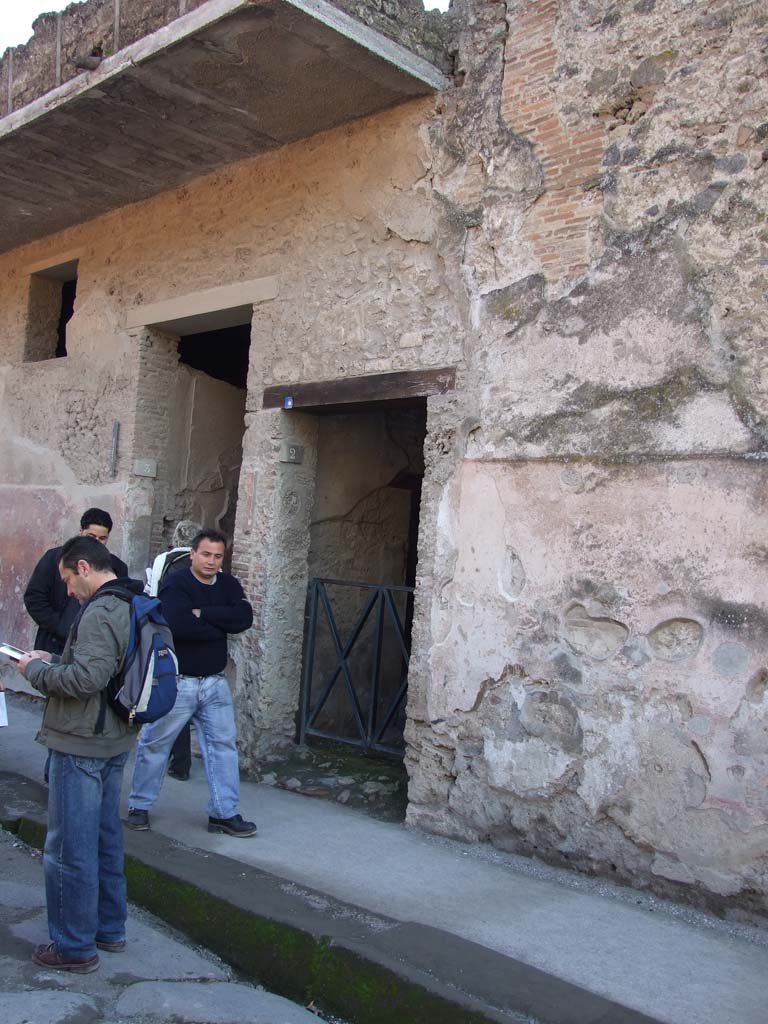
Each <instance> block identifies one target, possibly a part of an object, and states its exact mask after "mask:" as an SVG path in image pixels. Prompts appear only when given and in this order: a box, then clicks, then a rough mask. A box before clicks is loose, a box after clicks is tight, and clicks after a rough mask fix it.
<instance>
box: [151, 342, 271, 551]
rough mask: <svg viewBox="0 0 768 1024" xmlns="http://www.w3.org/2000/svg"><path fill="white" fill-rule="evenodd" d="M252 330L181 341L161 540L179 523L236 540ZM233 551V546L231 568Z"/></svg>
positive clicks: (171, 533)
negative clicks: (181, 521)
mask: <svg viewBox="0 0 768 1024" xmlns="http://www.w3.org/2000/svg"><path fill="white" fill-rule="evenodd" d="M250 341H251V326H250V322H249V323H247V324H238V325H235V326H232V327H225V328H221V329H219V330H207V331H201V332H198V333H193V334H185V335H182V336H181V337H179V339H178V344H177V353H178V367H177V373H176V380H175V393H174V396H173V405H172V412H171V421H170V424H169V427H170V429H169V444H168V449H167V451H168V466H169V472H168V489H167V494H166V501H165V510H164V513H163V524H162V540H163V542H164V543H165V544H166V545H167V544H170V543H171V540H172V536H173V531H174V528H175V526H176V524H177V523H178V522H179V521H180V520H191V521H193V522H195V523H199V524H201V525H202V526H206V527H212V528H214V529H217V530H221V531H222V533H224V534H226V536H227V537H228V538H230V540H231V539H232V537H233V535H234V529H235V511H236V508H237V492H238V484H239V479H240V467H241V464H242V459H243V433H244V431H245V403H246V384H247V378H248V361H249V350H250ZM230 560H231V545H230V546H229V547H228V563H227V565H226V566H225V568H228V567H229V564H230Z"/></svg>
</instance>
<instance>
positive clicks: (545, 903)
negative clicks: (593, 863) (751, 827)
mask: <svg viewBox="0 0 768 1024" xmlns="http://www.w3.org/2000/svg"><path fill="white" fill-rule="evenodd" d="M39 715H40V711H39V708H38V707H36V706H34V705H33V704H32V702H30V701H29V699H28V698H26V697H23V696H22V697H12V696H11V697H10V699H9V717H10V725H9V727H8V728H7V729H3V730H1V731H0V770H2V769H4V770H6V771H13V772H15V773H19V774H20V775H22V776H26V777H27V778H29V779H39V778H40V776H41V774H42V765H43V761H44V753H45V752H44V750H43V749H42V748H41V747H40V746H39V745H38V744H35V743H34V742H33V741H32V739H33V736H34V733H35V730H36V727H37V723H38V721H39ZM129 778H130V772H128V773H127V777H126V783H127V782H128V781H129ZM206 800H207V786H206V783H205V778H204V775H203V772H202V767H201V764H200V762H199V761H195V763H194V766H193V778H192V779H191V780H190V781H189V782H186V783H180V782H176V781H175V780H172V779H168V780H167V781H166V784H165V786H164V788H163V791H162V793H161V796H160V799H159V801H158V803H157V805H156V807H155V809H154V810H153V811H152V812H151V823H152V832H151V833H135V834H131V835H130V836H129V837H128V840H129V842H128V848H129V852H130V853H131V854H133V856H134V857H136V858H138V859H139V860H140V861H141V862H142V863H145V864H147V865H154V869H155V870H157V871H162V872H164V875H163V877H166V876H171V877H173V878H175V879H181V880H182V881H183V882H184V884H196V885H198V886H199V887H200V889H201V890H205V891H206V892H208V893H212V894H213V895H214V896H215V898H216V899H219V900H221V899H226V900H228V901H229V902H230V903H234V904H236V905H238V906H244V905H245V904H247V903H248V902H249V900H250V901H251V903H252V904H253V905H252V906H251V908H250V909H249V910H248V912H249V913H253V914H256V915H258V914H259V913H261V912H262V910H263V908H264V907H265V906H267V905H269V907H270V910H269V913H268V914H267V916H269V914H271V915H272V917H271V918H270V919H271V920H275V921H278V920H279V921H281V922H283V923H286V922H287V923H290V922H294V923H296V927H297V928H298V930H299V931H300V932H301V933H302V934H304V935H311V936H315V938H317V937H318V936H328V935H330V936H331V940H332V944H333V943H335V946H334V948H338V949H341V948H343V949H344V950H346V951H347V952H348V951H349V950H350V949H355V950H356V955H357V956H359V957H362V958H363V959H364V960H365V963H366V964H368V965H370V964H371V963H373V962H375V963H376V965H377V966H378V968H381V969H386V970H387V971H395V973H396V974H397V970H400V972H401V973H400V976H401V977H405V976H408V978H409V979H410V980H411V981H412V982H413V983H414V984H417V985H420V986H421V987H422V989H424V990H425V991H429V992H431V994H432V995H433V996H434V997H435V998H438V999H444V1000H448V1001H449V1002H450V1001H453V1003H454V1004H456V1005H460V1006H461V1007H462V1013H464V1014H465V1017H463V1018H461V1019H466V1020H470V1019H472V1020H475V1019H477V1020H508V1021H513V1020H517V1021H520V1020H526V1019H528V1020H530V1019H534V1020H536V1021H541V1022H543V1021H547V1022H550V1021H551V1022H552V1024H587V1022H593V1021H594V1022H598V1021H600V1022H605V1024H608V1022H610V1024H618V1022H619V1021H622V1022H624V1021H625V1022H627V1024H629V1022H633V1024H639V1022H641V1021H658V1022H664V1024H765V1022H766V1020H768V934H766V932H764V931H762V930H758V929H754V928H751V927H748V926H745V925H736V924H726V923H724V922H722V921H720V920H719V919H717V918H714V917H712V916H710V915H707V914H704V913H701V912H697V911H693V910H690V909H687V908H680V907H677V906H676V905H673V904H669V903H666V902H664V901H661V900H655V899H653V898H649V897H645V896H641V895H640V894H638V893H635V892H634V891H632V890H628V889H622V888H620V887H615V886H611V885H609V884H607V883H600V882H595V881H593V880H588V879H585V878H582V877H581V876H577V875H571V874H569V873H566V872H561V871H556V870H553V869H549V868H546V867H542V866H540V865H536V864H535V863H532V862H530V861H526V860H524V859H522V858H515V857H512V856H508V855H502V854H499V853H497V852H495V851H492V850H490V849H487V848H476V847H467V846H464V845H462V844H459V843H454V842H451V841H447V840H441V839H436V838H434V837H429V836H425V835H422V834H420V833H417V832H414V831H410V830H408V829H406V828H404V827H403V826H399V825H393V824H391V823H386V822H381V821H375V820H373V819H370V818H368V817H366V816H364V815H362V814H361V813H359V812H355V811H351V810H349V809H348V808H344V807H341V806H338V805H335V804H332V803H326V802H320V801H313V800H309V799H307V798H305V797H301V796H297V795H295V794H291V793H288V792H285V791H283V790H277V789H274V788H271V787H268V786H263V785H261V786H259V785H254V784H249V783H244V784H243V787H242V807H241V810H242V813H243V814H244V815H245V816H246V817H252V818H255V819H256V820H257V822H258V823H259V828H260V833H259V836H258V837H256V838H254V839H249V840H242V839H232V838H229V837H226V836H214V835H209V834H208V833H207V832H206V831H205V823H206V810H205V805H206ZM6 802H7V801H6ZM23 802H24V801H23V800H20V801H19V807H18V808H17V809H16V813H17V816H18V815H19V814H22V813H24V812H23V811H22V807H21V805H22V804H23ZM10 810H13V808H11V809H10ZM6 813H8V808H6ZM229 875H231V876H232V878H233V879H237V878H238V876H239V877H240V878H242V879H247V880H248V884H247V886H245V885H244V886H243V887H242V888H240V889H238V887H237V886H236V885H234V883H233V884H231V885H230V886H229V889H228V891H226V892H225V891H224V890H225V889H227V886H226V885H225V881H226V876H229ZM243 889H245V890H247V891H243ZM257 891H258V892H259V897H258V900H256V898H255V896H254V893H256V892H257ZM258 901H260V906H258V905H255V904H256V903H257V902H258ZM260 907H261V909H260ZM265 913H266V912H265ZM398 964H399V968H398V967H397V965H398ZM287 983H288V982H287ZM430 986H431V987H430ZM361 1012H362V1011H361ZM475 1015H477V1016H475ZM350 1019H353V1020H354V1017H351V1018H350ZM361 1019H362V1018H361ZM370 1019H373V1018H370ZM380 1019H382V1020H383V1019H385V1018H383V1017H381V1018H380ZM401 1019H408V1018H401ZM412 1019H414V1020H415V1019H417V1018H416V1017H414V1018H412ZM437 1019H439V1017H438V1018H437Z"/></svg>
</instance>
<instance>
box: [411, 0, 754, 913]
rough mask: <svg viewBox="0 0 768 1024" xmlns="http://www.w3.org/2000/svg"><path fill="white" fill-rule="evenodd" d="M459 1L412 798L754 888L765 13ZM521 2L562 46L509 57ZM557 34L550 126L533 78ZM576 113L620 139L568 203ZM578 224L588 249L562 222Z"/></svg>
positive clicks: (545, 99) (443, 184) (693, 881)
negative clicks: (444, 391) (451, 317)
mask: <svg viewBox="0 0 768 1024" xmlns="http://www.w3.org/2000/svg"><path fill="white" fill-rule="evenodd" d="M456 13H457V14H458V20H457V25H464V26H466V31H465V32H464V33H463V34H462V33H461V32H460V40H459V48H458V56H457V66H458V67H459V68H460V70H461V71H462V72H463V75H464V84H463V87H462V89H460V90H455V91H454V92H452V93H450V94H448V95H446V96H445V97H443V99H442V106H443V111H442V113H443V116H442V117H441V118H440V119H439V120H438V121H437V123H436V124H435V126H434V128H433V134H432V138H433V142H434V144H435V148H434V153H435V157H434V162H433V167H434V177H433V184H434V186H435V188H436V190H437V192H438V194H439V200H440V202H441V203H442V204H443V206H444V210H445V223H446V224H448V225H450V226H451V227H452V228H453V229H454V231H453V234H452V235H451V233H450V231H443V232H442V233H441V235H440V236H439V239H440V240H439V242H438V245H439V246H441V247H442V249H443V251H447V250H448V248H449V246H450V249H451V254H452V255H453V256H455V257H456V259H457V261H458V262H459V263H460V265H461V268H462V277H463V281H464V284H465V287H466V305H465V307H464V308H465V313H466V316H467V328H468V330H467V344H466V360H467V362H466V371H465V374H464V375H463V379H462V382H461V383H462V387H461V388H460V389H459V390H457V393H456V394H455V395H454V396H449V397H444V398H440V399H435V400H431V401H430V420H429V429H428V435H427V452H426V454H427V477H426V486H425V492H424V499H423V505H422V533H421V543H420V564H419V582H418V588H417V616H416V622H415V629H414V656H413V659H412V665H411V673H410V693H409V723H408V727H407V739H408V742H409V751H408V757H407V762H408V765H409V771H410V774H411V785H410V793H409V795H410V806H409V811H408V820H409V822H411V823H412V824H415V825H420V826H423V827H426V828H429V829H433V830H436V831H439V832H443V833H445V834H447V835H453V836H458V837H460V838H464V839H467V840H470V841H477V840H478V839H486V840H490V841H491V842H493V843H495V844H496V845H498V846H500V847H502V848H505V849H513V850H517V851H521V852H526V853H532V854H535V855H539V856H543V857H545V858H547V859H550V860H555V861H558V862H561V863H565V862H568V863H572V864H577V865H579V866H580V867H582V868H585V869H588V870H594V871H597V872H601V873H605V872H609V873H611V874H614V875H615V876H617V877H620V878H623V879H628V880H632V881H633V882H634V883H635V884H646V885H650V886H652V887H654V888H655V889H656V890H657V891H662V892H680V891H681V887H680V883H682V885H683V886H689V885H690V886H692V887H693V888H694V890H696V891H698V892H699V893H705V894H709V897H710V898H711V899H712V900H713V901H714V902H717V898H718V897H724V896H728V897H729V898H730V906H731V907H733V906H737V905H741V906H745V907H749V908H751V909H753V910H758V911H761V912H764V911H765V909H766V902H765V893H766V874H767V869H768V858H767V857H766V850H767V849H768V816H767V814H766V806H765V799H764V796H765V792H766V786H768V748H766V747H765V737H766V734H767V732H768V707H766V702H765V679H766V678H768V677H767V676H766V666H765V662H766V657H767V656H768V654H767V652H768V643H767V640H768V637H766V634H765V627H766V624H767V623H768V619H766V607H765V600H764V579H765V555H764V551H765V545H764V543H763V540H762V537H761V534H762V532H763V526H764V522H765V513H766V497H768V493H767V492H766V483H765V479H766V478H765V468H764V467H765V459H766V457H768V452H766V412H767V411H768V410H766V404H765V387H766V380H768V377H766V372H765V370H766V367H765V346H764V338H765V334H766V323H765V315H766V314H765V309H766V307H765V301H764V295H763V292H764V290H765V279H764V276H763V275H762V273H761V270H760V267H761V266H762V264H764V263H765V260H766V257H765V255H764V254H765V252H766V247H765V243H766V241H768V235H766V225H765V214H764V210H765V206H766V198H767V196H766V191H767V189H768V186H767V185H766V180H767V179H766V166H767V165H766V157H768V152H766V150H765V138H766V129H765V123H766V118H768V92H767V90H766V78H765V48H764V47H763V48H761V47H759V46H753V45H752V43H753V42H754V39H755V36H756V35H758V36H760V33H762V34H763V35H764V33H765V30H766V27H767V25H768V19H767V18H766V15H765V12H764V11H763V10H762V9H761V7H760V5H757V4H753V3H720V4H717V5H714V6H713V5H709V7H708V10H707V12H706V13H705V12H704V11H703V10H702V6H701V5H699V4H694V3H688V2H679V3H677V2H661V0H659V2H653V0H649V2H643V3H637V4H633V5H615V4H608V3H578V2H574V3H560V4H555V3H548V2H542V3H532V2H517V3H513V2H510V3H508V4H507V5H506V8H505V10H502V9H501V8H500V6H497V5H486V4H473V3H470V4H468V5H461V6H458V5H457V8H456ZM462 14H463V17H462ZM505 19H506V21H507V22H508V24H509V27H510V32H511V33H514V31H515V30H516V28H518V26H519V25H522V24H525V23H526V22H525V19H528V21H527V24H528V25H529V26H530V30H531V32H533V31H534V30H535V31H536V32H538V33H543V34H544V35H545V36H546V38H547V39H548V40H551V47H552V48H553V49H554V51H555V53H554V56H553V55H552V54H551V53H549V52H548V53H546V54H543V53H542V51H539V54H537V53H535V52H534V55H533V56H531V57H530V58H528V57H527V55H524V59H523V63H526V61H527V62H528V64H529V69H528V70H526V68H525V67H522V68H521V67H520V66H519V65H518V64H517V63H513V64H510V63H509V59H510V55H509V54H508V53H506V52H505V44H506V40H507V38H508V36H507V32H506V25H505ZM470 24H471V25H472V29H471V31H470V30H469V28H468V26H469V25H470ZM481 26H482V28H481ZM509 38H511V37H509ZM537 38H538V37H537ZM548 45H549V44H548ZM518 57H519V53H518V52H517V51H516V52H515V55H514V59H515V62H517V59H518ZM505 58H506V60H505ZM542 61H545V62H551V65H552V67H553V68H554V72H553V74H552V75H551V76H550V77H548V78H547V80H546V82H545V84H544V87H543V88H540V91H539V96H538V103H539V104H540V107H541V111H536V110H533V111H531V113H530V114H527V115H525V116H527V117H530V118H533V119H534V121H535V118H536V115H537V114H540V116H546V117H547V118H550V119H552V121H551V122H550V123H551V127H548V129H547V132H546V133H544V134H545V135H546V136H547V138H546V139H544V140H542V138H541V133H537V131H536V130H535V124H534V125H533V127H531V130H530V131H528V130H526V131H522V130H521V131H520V132H516V131H515V125H516V124H525V117H524V116H523V113H522V112H521V108H520V105H519V103H516V102H513V101H514V100H517V99H519V97H520V92H521V86H520V83H521V82H523V83H524V82H525V81H526V75H530V76H536V75H539V74H540V70H539V69H540V66H541V62H542ZM547 66H549V64H547ZM513 72H514V75H513ZM537 81H540V80H539V79H537ZM499 100H500V102H498V101H499ZM580 130H584V131H587V130H588V131H589V135H590V138H593V137H594V136H595V135H599V134H600V131H599V130H601V131H602V135H603V139H604V143H603V150H602V157H601V158H595V157H594V156H593V155H592V154H591V153H590V154H588V157H585V158H584V159H583V161H582V162H581V164H578V162H577V167H578V169H579V173H580V174H581V183H580V189H581V192H582V194H583V195H584V196H585V199H584V201H580V200H579V201H578V202H579V204H580V205H578V209H575V210H574V204H575V203H576V202H577V200H575V199H574V194H575V190H574V189H571V184H572V182H573V180H574V179H573V176H571V177H570V178H568V188H569V189H570V191H569V193H568V195H567V197H566V196H563V200H562V210H561V212H560V213H559V214H558V213H557V203H556V200H557V196H558V194H559V193H558V190H559V189H562V188H563V178H562V173H563V172H562V168H561V167H559V165H558V159H559V158H558V155H557V154H556V153H554V152H553V150H552V146H551V144H550V143H551V139H552V138H558V137H559V134H558V133H560V135H564V136H565V135H568V133H569V132H570V133H574V132H577V131H580ZM545 143H546V144H545ZM564 159H565V160H566V162H567V161H569V160H571V155H570V152H569V153H568V154H567V155H566V157H565V158H564ZM595 161H597V164H598V168H597V169H598V171H599V173H598V174H597V175H595V174H594V173H593V171H594V166H593V165H594V163H595ZM544 198H548V199H553V200H554V202H550V205H549V206H548V207H546V208H547V209H549V211H550V212H549V213H548V214H546V215H545V218H547V221H546V222H547V225H548V228H547V232H542V230H541V228H542V222H541V219H539V220H538V222H536V223H537V225H538V226H537V227H536V228H535V230H532V229H531V224H532V223H533V219H534V218H536V217H538V216H539V215H538V213H537V210H538V208H539V207H540V206H541V205H542V200H543V199H544ZM574 225H579V231H580V232H581V237H582V239H583V243H582V244H583V249H582V250H581V251H582V252H583V253H584V254H585V255H584V260H585V265H584V266H583V267H582V268H581V269H580V270H578V271H577V272H573V271H572V270H571V269H570V262H571V261H572V260H571V258H570V257H569V260H568V262H567V263H558V262H557V261H556V260H555V261H548V259H547V258H546V252H547V250H546V249H544V248H543V245H544V243H545V242H546V243H547V244H549V243H550V242H552V244H554V246H555V247H557V246H558V245H559V244H562V245H563V246H565V247H566V248H567V247H568V246H570V245H571V243H572V241H573V238H574ZM449 240H450V241H449ZM559 240H560V241H559ZM539 250H541V251H539ZM544 595H546V596H544ZM747 723H749V726H748V727H747ZM745 729H747V732H748V733H749V739H747V738H746V735H745ZM747 749H749V751H750V755H749V758H748V760H749V764H747V761H746V760H745V759H744V754H743V752H744V751H745V750H747Z"/></svg>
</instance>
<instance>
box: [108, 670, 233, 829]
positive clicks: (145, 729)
mask: <svg viewBox="0 0 768 1024" xmlns="http://www.w3.org/2000/svg"><path fill="white" fill-rule="evenodd" d="M189 721H192V722H194V724H195V730H196V732H197V740H198V743H199V744H200V752H201V753H202V755H203V766H204V768H205V774H206V777H207V779H208V788H209V789H210V791H211V799H210V800H209V802H208V814H209V816H211V817H213V818H231V817H232V816H233V815H234V814H236V813H237V805H238V803H239V802H240V768H239V764H238V759H237V744H236V742H235V739H236V733H235V709H234V705H233V704H232V694H231V693H230V692H229V684H228V683H227V680H226V678H225V677H224V676H223V675H216V676H202V677H198V676H179V689H178V693H177V694H176V703H175V704H174V705H173V707H172V708H171V710H170V711H169V712H168V714H167V715H164V716H163V718H159V719H158V720H157V721H156V722H152V723H151V725H144V726H142V728H141V732H140V733H139V745H138V747H137V748H136V765H135V767H134V769H133V780H132V782H131V795H130V796H129V798H128V806H129V807H134V808H136V809H138V810H142V811H148V810H149V809H150V807H152V805H153V804H154V802H155V801H156V800H157V798H158V795H159V794H160V787H161V786H162V784H163V779H164V778H165V772H166V768H167V767H168V755H169V753H170V751H171V747H172V746H173V741H174V740H175V739H176V737H177V736H178V735H179V733H180V732H181V730H182V728H183V727H184V726H185V725H186V723H187V722H189Z"/></svg>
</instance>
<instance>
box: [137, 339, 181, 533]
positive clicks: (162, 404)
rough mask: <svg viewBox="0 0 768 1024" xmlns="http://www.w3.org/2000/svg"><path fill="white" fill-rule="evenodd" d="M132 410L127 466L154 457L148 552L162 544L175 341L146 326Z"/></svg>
mask: <svg viewBox="0 0 768 1024" xmlns="http://www.w3.org/2000/svg"><path fill="white" fill-rule="evenodd" d="M136 340H137V343H138V345H139V351H138V375H137V388H136V412H135V419H134V423H133V437H132V444H131V456H130V463H129V466H131V467H132V465H133V460H134V459H157V477H156V478H155V480H154V508H153V513H152V529H151V533H150V544H149V552H150V553H151V552H157V551H160V550H161V549H162V547H163V546H164V545H163V537H162V531H163V512H164V511H165V504H166V497H167V490H168V459H167V451H168V436H169V430H170V422H171V405H172V403H173V396H174V392H175V382H176V373H177V370H178V363H179V356H178V351H177V341H176V339H175V338H173V337H171V336H170V335H166V334H163V333H162V332H160V331H154V330H151V329H148V330H146V331H142V332H141V333H140V334H139V335H138V337H137V339H136Z"/></svg>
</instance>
